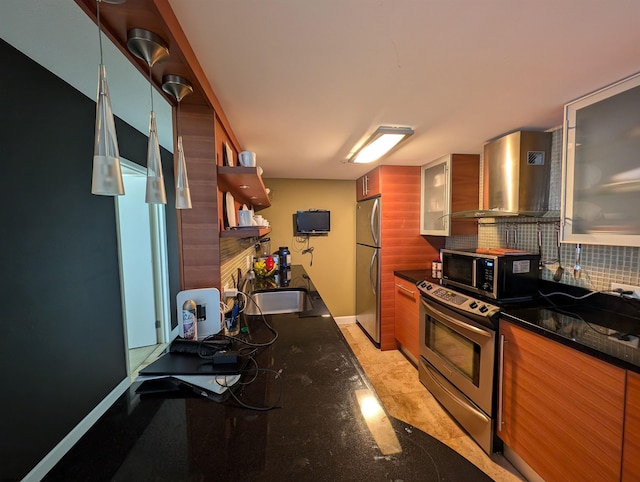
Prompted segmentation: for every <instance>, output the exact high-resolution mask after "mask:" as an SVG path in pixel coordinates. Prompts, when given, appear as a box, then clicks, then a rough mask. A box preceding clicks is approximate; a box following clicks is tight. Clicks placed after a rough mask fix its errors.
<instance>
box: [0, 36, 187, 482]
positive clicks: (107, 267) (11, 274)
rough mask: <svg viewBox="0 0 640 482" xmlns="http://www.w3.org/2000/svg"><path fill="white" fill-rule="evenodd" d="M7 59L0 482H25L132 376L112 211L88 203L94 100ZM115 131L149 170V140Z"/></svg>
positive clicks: (1, 131)
mask: <svg viewBox="0 0 640 482" xmlns="http://www.w3.org/2000/svg"><path fill="white" fill-rule="evenodd" d="M0 59H1V62H2V65H3V75H2V76H0V91H2V92H3V93H4V94H3V96H2V101H1V103H0V106H1V108H0V153H1V164H0V166H1V168H0V169H1V171H0V172H1V174H0V179H2V183H1V185H2V188H0V226H1V228H0V229H1V233H2V234H1V236H0V312H1V313H2V315H1V317H0V320H1V321H0V323H1V326H2V335H0V373H1V381H2V388H1V389H0V410H1V414H0V417H1V418H0V420H1V423H0V454H1V455H0V480H14V479H15V480H19V479H21V478H22V477H23V476H24V475H26V473H27V472H28V471H29V470H31V469H32V468H33V467H34V466H35V465H36V464H37V463H38V462H39V461H40V460H41V459H42V457H44V456H45V455H46V454H47V453H48V452H49V451H50V450H51V449H52V448H53V447H54V446H55V445H56V444H57V443H58V442H59V441H60V440H61V439H62V438H63V437H64V436H65V435H66V434H67V433H68V432H69V431H70V430H71V429H72V428H73V427H74V426H75V425H76V424H77V423H78V422H79V421H80V420H81V419H82V418H83V417H85V416H86V415H87V414H88V413H89V412H90V411H91V410H92V409H93V408H94V407H95V406H96V405H97V404H98V403H99V402H100V401H101V400H102V399H103V398H104V397H105V396H106V395H107V394H108V393H109V392H110V391H111V390H112V389H113V388H115V387H116V386H117V385H118V384H119V383H120V382H121V381H122V380H123V379H124V378H125V377H126V375H127V373H126V353H125V333H124V328H123V318H122V307H121V298H120V281H119V269H118V248H117V237H116V216H115V203H114V199H113V198H111V197H106V196H94V195H92V194H91V169H92V157H93V136H94V118H95V102H94V101H92V100H91V99H88V98H87V97H86V96H84V95H83V94H81V93H80V92H78V91H77V90H75V89H74V88H73V87H71V86H69V85H68V84H66V83H65V82H64V81H62V80H61V79H59V78H58V77H56V76H54V75H53V74H51V73H50V72H48V71H47V70H45V69H44V68H42V67H40V66H39V65H38V64H36V63H34V62H33V61H31V60H30V59H29V58H27V57H26V56H24V55H22V54H21V53H20V52H18V51H17V50H15V49H14V48H13V47H11V46H9V45H8V44H6V43H5V42H3V41H2V40H0ZM116 130H117V135H118V141H119V145H120V154H121V155H122V156H123V157H125V158H128V159H130V160H132V161H135V162H137V163H139V164H142V165H144V164H146V150H147V138H146V136H144V135H142V134H141V133H140V132H138V131H136V130H135V129H133V128H132V127H130V126H129V125H127V124H125V123H124V122H122V121H120V120H119V119H116ZM162 158H163V165H164V169H165V183H166V186H167V201H168V204H167V210H166V212H167V230H168V233H169V240H168V247H169V257H170V259H169V263H170V290H171V299H172V317H175V295H176V293H177V291H178V289H179V278H178V277H179V274H178V263H177V234H176V233H177V229H176V216H175V209H174V208H173V205H174V194H173V190H172V188H171V186H172V184H173V174H172V162H173V158H172V155H171V154H170V153H169V152H168V151H166V150H164V149H162ZM173 321H174V323H175V320H173Z"/></svg>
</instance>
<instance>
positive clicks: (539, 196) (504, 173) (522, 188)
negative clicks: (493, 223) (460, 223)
mask: <svg viewBox="0 0 640 482" xmlns="http://www.w3.org/2000/svg"><path fill="white" fill-rule="evenodd" d="M550 173H551V133H550V132H537V131H517V132H513V133H511V134H508V135H505V136H503V137H500V138H498V139H496V140H494V141H491V142H489V143H487V144H485V146H484V177H483V206H484V208H485V209H484V210H479V211H463V212H458V213H453V214H452V217H453V218H458V219H460V218H496V217H507V216H509V217H515V216H532V217H542V216H544V215H545V214H547V213H548V211H549V178H550Z"/></svg>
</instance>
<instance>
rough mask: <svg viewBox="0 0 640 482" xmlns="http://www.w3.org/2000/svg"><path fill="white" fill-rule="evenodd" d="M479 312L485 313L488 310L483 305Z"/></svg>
mask: <svg viewBox="0 0 640 482" xmlns="http://www.w3.org/2000/svg"><path fill="white" fill-rule="evenodd" d="M479 311H480V313H486V312H487V311H489V308H487V307H486V306H485V305H482V306H481V307H480V310H479Z"/></svg>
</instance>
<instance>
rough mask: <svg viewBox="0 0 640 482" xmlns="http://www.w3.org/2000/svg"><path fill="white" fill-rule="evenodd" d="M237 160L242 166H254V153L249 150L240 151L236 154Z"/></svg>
mask: <svg viewBox="0 0 640 482" xmlns="http://www.w3.org/2000/svg"><path fill="white" fill-rule="evenodd" d="M238 161H239V162H240V165H241V166H243V167H256V153H255V152H251V151H242V152H241V153H240V154H238Z"/></svg>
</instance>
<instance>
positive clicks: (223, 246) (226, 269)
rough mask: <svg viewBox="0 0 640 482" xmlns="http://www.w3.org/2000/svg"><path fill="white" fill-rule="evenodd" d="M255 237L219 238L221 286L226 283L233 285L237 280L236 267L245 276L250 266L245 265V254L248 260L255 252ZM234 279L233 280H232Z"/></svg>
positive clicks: (251, 258)
mask: <svg viewBox="0 0 640 482" xmlns="http://www.w3.org/2000/svg"><path fill="white" fill-rule="evenodd" d="M256 243H257V241H256V239H255V238H246V239H236V238H221V239H220V267H221V268H220V277H221V281H222V287H224V286H225V285H226V284H228V285H229V286H230V287H235V286H236V282H237V280H238V269H240V270H241V271H242V275H243V276H246V274H247V271H248V270H249V268H250V266H247V256H248V257H249V260H250V262H253V257H254V256H255V254H256ZM234 280H235V281H234Z"/></svg>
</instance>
